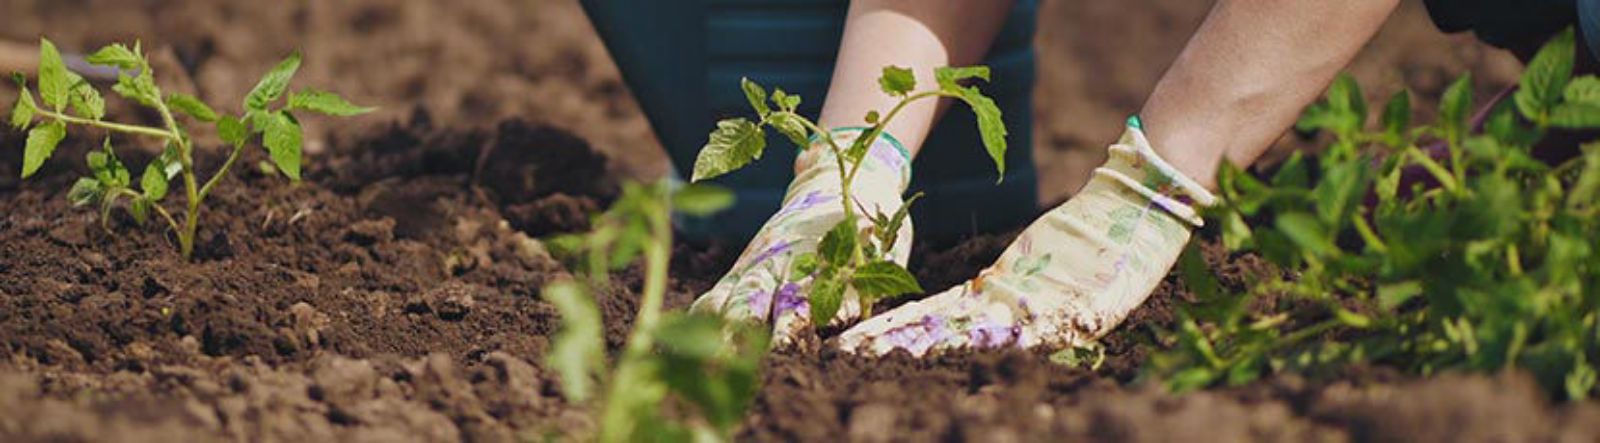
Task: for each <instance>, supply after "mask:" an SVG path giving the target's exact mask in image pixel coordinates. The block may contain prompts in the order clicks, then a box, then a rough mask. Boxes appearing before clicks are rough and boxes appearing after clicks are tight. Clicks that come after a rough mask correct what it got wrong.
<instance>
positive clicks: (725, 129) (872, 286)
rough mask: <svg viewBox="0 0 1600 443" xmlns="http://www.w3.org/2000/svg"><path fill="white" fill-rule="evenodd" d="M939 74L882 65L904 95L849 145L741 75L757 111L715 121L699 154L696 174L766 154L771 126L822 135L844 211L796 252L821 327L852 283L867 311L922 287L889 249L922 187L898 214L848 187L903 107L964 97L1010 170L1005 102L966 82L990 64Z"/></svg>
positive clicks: (806, 142)
mask: <svg viewBox="0 0 1600 443" xmlns="http://www.w3.org/2000/svg"><path fill="white" fill-rule="evenodd" d="M934 78H935V79H936V80H937V83H938V88H937V89H931V90H926V91H916V89H917V79H916V77H915V76H914V75H913V74H912V72H911V70H909V69H905V68H900V67H895V66H886V67H884V68H883V75H882V76H881V77H879V78H878V84H879V85H880V86H881V87H882V89H883V92H884V93H886V94H889V95H890V96H891V97H895V98H899V99H900V101H899V102H898V103H896V104H895V106H894V107H893V108H891V109H890V110H889V112H888V113H879V112H878V111H872V112H869V113H867V115H866V116H865V117H864V121H865V122H866V124H867V125H868V126H867V127H866V129H865V130H864V131H863V132H862V134H861V136H859V137H857V138H856V139H855V141H854V142H852V143H850V145H849V146H843V145H841V144H840V143H839V141H838V140H835V139H834V137H833V134H832V133H831V132H830V131H828V130H826V129H823V128H821V127H819V126H817V124H816V123H814V122H812V121H811V120H809V119H807V118H806V117H804V116H802V115H800V114H799V113H798V111H796V109H798V108H799V106H800V97H799V96H796V95H790V94H788V93H785V92H784V91H783V89H774V90H773V91H772V93H771V95H770V96H769V95H768V94H767V91H766V89H765V88H762V87H761V85H758V84H756V83H755V82H753V81H750V79H748V78H747V79H743V80H742V81H741V82H740V86H741V87H742V88H743V89H744V94H745V98H746V99H748V100H749V102H750V107H751V108H752V109H754V110H755V112H756V115H757V117H758V119H757V120H756V121H753V122H752V121H750V120H749V119H747V118H743V117H739V118H731V119H726V120H722V121H720V122H717V129H716V130H715V131H712V132H711V135H710V140H709V141H708V142H707V143H706V145H705V147H703V148H701V150H700V155H699V157H697V158H696V159H695V166H694V177H693V181H695V182H699V181H701V180H706V179H710V178H714V177H717V176H720V175H723V174H727V173H729V172H733V171H736V170H738V169H739V168H742V167H744V166H745V165H748V164H750V163H751V162H753V161H755V160H756V159H759V158H761V155H762V153H763V152H764V151H765V150H766V140H767V137H766V130H768V129H772V130H775V131H777V132H778V133H780V134H783V135H784V136H785V137H786V138H788V139H789V140H790V141H791V142H793V143H794V144H795V146H796V147H798V148H800V149H807V148H809V147H811V146H812V145H813V143H812V142H813V141H818V140H820V142H821V144H822V145H823V146H826V147H827V149H828V150H829V151H831V153H832V154H833V158H834V161H836V162H838V169H839V182H840V197H841V198H840V199H839V201H840V203H841V204H842V205H843V207H844V214H845V216H844V219H843V220H841V221H840V222H839V223H838V224H837V225H835V226H834V227H833V229H832V230H830V231H828V233H827V235H825V236H824V237H823V238H822V240H821V243H819V244H818V247H817V251H816V252H815V253H809V254H805V255H803V256H800V257H797V258H796V260H795V261H794V264H793V266H792V268H793V269H792V274H794V275H795V276H796V277H795V278H797V279H798V278H802V277H806V276H810V277H811V278H813V280H812V283H811V290H810V291H809V292H810V295H809V298H810V306H811V318H812V320H813V321H812V324H813V325H815V326H816V327H819V328H820V327H823V326H825V325H827V324H828V322H829V321H830V320H831V319H832V318H833V316H834V315H835V314H836V313H838V311H839V309H840V307H841V306H842V305H843V303H844V296H845V293H846V291H847V290H848V289H849V288H854V289H855V290H856V294H857V295H858V296H859V297H860V298H861V305H862V308H863V309H864V310H865V312H864V315H871V308H872V305H873V302H874V301H876V300H879V299H883V298H886V297H895V296H900V295H904V294H910V293H917V292H922V286H921V285H919V284H918V283H917V280H916V278H915V277H913V276H912V275H911V273H910V272H908V271H906V269H905V267H903V266H900V264H898V263H895V262H894V261H893V260H891V259H890V256H889V249H890V247H891V246H893V245H894V243H895V241H896V240H897V238H896V237H897V236H898V235H899V232H900V227H901V225H902V224H904V223H905V220H906V217H907V215H908V211H909V209H910V206H911V203H914V202H915V201H916V200H917V199H918V198H919V197H920V196H921V194H918V195H915V196H912V197H911V199H909V200H908V201H906V203H905V204H904V205H902V206H901V207H900V208H899V209H898V210H896V211H894V213H893V214H885V213H883V212H881V211H879V212H875V213H872V214H866V213H865V212H866V209H865V208H863V209H861V210H860V211H858V210H857V208H856V205H855V204H854V202H855V199H854V198H853V194H852V192H851V184H852V182H853V181H854V179H855V177H856V173H858V172H860V169H861V162H862V161H863V160H864V159H865V158H866V156H867V151H868V149H869V148H870V147H871V146H872V143H873V142H874V141H875V140H877V139H878V137H879V136H880V135H882V134H883V131H884V127H886V126H887V125H888V124H889V122H890V121H892V120H894V118H895V116H896V115H898V114H899V113H900V111H901V110H902V109H905V107H906V106H907V105H909V104H911V103H913V102H916V101H918V100H922V99H929V98H940V97H946V98H953V99H957V100H960V101H961V102H963V103H966V104H967V105H968V106H969V107H971V108H972V111H973V114H975V115H976V117H977V120H978V130H979V133H980V134H981V138H982V139H983V145H984V147H985V148H986V149H987V150H988V152H989V156H990V157H991V158H993V159H994V163H995V168H996V170H997V171H998V173H999V174H1001V176H1002V177H1003V176H1004V174H1005V152H1006V140H1005V136H1006V128H1005V123H1004V121H1003V120H1002V119H1001V115H1000V108H999V107H998V106H997V105H996V104H995V102H994V100H992V99H990V98H989V97H988V96H985V95H984V94H983V92H982V91H980V90H979V89H978V88H977V87H976V86H968V85H965V84H963V82H966V81H969V80H973V79H980V80H984V81H988V80H989V68H988V67H986V66H969V67H942V68H938V69H935V70H934ZM769 101H770V103H771V104H770V105H769V104H768V102H769ZM860 217H866V218H867V219H868V221H869V222H870V223H869V226H868V227H867V228H866V229H858V228H857V226H858V225H859V224H860V223H859V220H860Z"/></svg>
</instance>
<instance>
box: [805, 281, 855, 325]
mask: <svg viewBox="0 0 1600 443" xmlns="http://www.w3.org/2000/svg"><path fill="white" fill-rule="evenodd" d="M844 293H845V282H844V281H843V280H841V279H839V276H835V278H822V279H818V280H817V281H816V282H814V283H812V285H811V290H810V292H809V293H808V294H807V296H806V298H807V301H808V302H810V304H811V324H812V325H813V326H815V327H817V328H821V327H824V326H827V325H828V323H829V322H831V321H833V317H834V316H835V315H838V314H839V308H840V307H842V306H844Z"/></svg>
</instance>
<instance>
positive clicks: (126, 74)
mask: <svg viewBox="0 0 1600 443" xmlns="http://www.w3.org/2000/svg"><path fill="white" fill-rule="evenodd" d="M87 60H88V61H89V62H90V63H93V64H97V65H104V66H111V67H115V68H117V69H119V70H121V71H122V72H120V73H119V74H118V78H117V82H116V84H115V85H113V86H112V87H111V89H112V90H113V91H115V92H116V93H117V94H118V95H120V96H122V97H123V98H126V99H128V100H132V101H134V102H136V103H138V104H140V105H143V106H146V107H149V108H152V109H153V110H155V111H156V113H158V114H160V115H161V116H162V118H163V120H164V123H165V126H161V127H152V126H140V125H129V124H121V123H112V122H106V121H103V120H102V119H103V118H105V114H106V104H105V98H104V96H102V95H101V93H100V91H99V90H98V89H95V86H94V85H93V84H91V83H89V82H88V81H87V80H85V79H84V78H83V77H82V76H80V75H78V74H76V73H74V72H72V71H70V70H68V69H67V67H66V64H65V63H63V62H62V59H61V54H60V52H59V51H57V50H56V47H55V45H54V44H52V43H51V42H50V40H48V39H41V40H40V42H39V72H38V81H39V84H38V86H39V101H38V102H36V101H34V99H33V94H32V93H31V92H30V91H29V90H28V88H27V83H26V81H25V79H23V78H22V76H21V75H20V74H19V75H17V83H18V86H19V88H18V89H20V90H21V91H22V95H21V98H20V99H18V101H17V104H16V106H15V107H14V108H12V111H11V125H12V126H14V127H16V128H18V129H28V128H29V127H32V129H29V131H28V141H27V145H26V148H25V149H26V150H25V152H24V153H23V167H22V177H23V178H27V177H29V176H32V175H33V174H34V173H36V172H38V170H39V168H40V167H42V166H43V165H44V162H45V161H46V160H48V159H49V158H50V156H51V155H52V154H53V153H54V152H55V148H56V145H58V144H60V143H61V141H62V140H63V139H65V138H66V136H67V128H68V125H69V124H70V125H76V126H88V127H96V128H100V129H103V130H106V131H109V132H112V133H121V134H126V135H136V136H141V137H150V138H155V139H159V140H161V141H162V142H164V143H165V144H166V150H165V151H163V153H162V155H161V156H160V157H158V158H157V159H156V160H154V161H152V162H151V163H150V164H148V165H146V167H145V169H144V173H143V174H142V175H141V176H140V180H139V188H140V190H137V191H136V190H133V189H132V186H131V183H129V180H128V179H127V175H128V174H127V169H126V168H123V166H122V164H121V162H119V161H117V160H116V156H115V155H114V154H113V153H112V148H111V141H110V139H109V138H107V139H106V144H105V152H103V153H102V152H93V153H90V154H89V158H88V163H89V169H90V170H91V171H92V172H93V177H85V178H83V179H79V180H78V181H77V182H76V183H75V184H74V185H73V187H72V189H71V190H70V191H68V193H67V197H68V198H69V199H70V200H71V201H72V202H73V204H74V205H79V206H83V205H89V204H99V205H101V216H102V221H109V214H110V211H111V209H112V208H113V207H114V206H115V205H116V204H117V203H118V202H119V201H121V200H123V199H126V201H127V202H128V203H127V210H128V212H129V214H130V215H132V216H133V218H134V220H135V221H137V222H139V223H141V224H143V223H144V222H145V220H146V219H148V218H149V217H148V216H149V215H150V214H151V213H152V212H153V213H155V214H157V215H160V216H161V218H162V220H163V221H165V222H166V223H167V225H168V227H169V228H171V229H172V230H173V231H176V232H177V234H178V243H179V250H180V251H181V253H182V254H183V256H184V257H188V256H189V255H190V254H192V253H193V250H194V237H195V232H196V230H197V229H198V223H199V212H200V210H201V204H202V203H203V202H204V200H205V198H206V196H207V195H209V194H210V192H211V191H212V189H213V187H214V186H215V185H216V184H217V183H218V182H219V180H220V179H221V178H222V177H223V176H225V174H226V173H227V171H228V169H229V168H230V167H231V166H232V165H233V163H234V161H235V160H237V159H238V157H239V155H240V153H241V152H242V150H243V149H244V147H245V145H246V144H248V143H249V141H250V139H251V137H253V136H255V135H261V136H262V145H263V146H265V147H266V148H267V150H268V152H269V154H270V156H271V158H272V161H273V163H274V164H275V165H276V166H277V168H278V170H280V171H283V172H284V175H286V176H288V177H289V178H290V179H293V180H299V179H300V162H301V147H302V146H303V145H304V140H303V138H304V134H303V133H302V131H301V128H300V123H299V121H298V120H296V119H295V117H294V115H293V114H291V112H292V111H311V112H317V113H322V114H328V115H335V116H352V115H359V114H364V113H367V112H371V111H372V110H373V109H372V108H364V107H360V106H356V105H353V104H351V103H350V102H348V101H345V100H344V99H343V98H340V97H339V96H337V95H333V94H330V93H327V92H321V91H314V90H307V91H301V92H297V93H295V94H293V95H291V96H290V97H289V99H288V100H287V101H288V104H287V105H285V106H283V107H281V108H278V109H272V108H271V106H272V104H273V102H275V101H277V100H278V99H279V98H281V97H282V96H283V94H284V92H285V91H286V90H287V89H288V86H289V81H290V80H291V79H293V77H294V73H295V71H296V70H298V69H299V67H300V56H299V54H295V55H292V56H290V57H289V58H288V59H286V60H284V61H283V62H282V63H279V64H278V66H277V67H276V68H274V69H273V70H272V71H271V72H269V73H267V75H266V76H265V77H264V78H262V79H261V82H260V83H259V84H257V85H256V87H255V89H254V90H252V91H251V92H250V95H249V97H248V98H247V99H246V100H245V106H244V110H243V114H242V116H235V115H229V114H225V113H220V112H218V111H216V110H215V109H213V108H212V107H211V106H209V105H207V104H206V103H205V102H203V101H200V99H198V98H195V97H193V96H190V95H186V94H176V93H175V94H170V95H164V94H163V93H162V92H161V87H160V86H158V85H157V84H156V81H155V73H154V71H153V70H152V69H151V67H150V60H149V59H148V58H146V57H145V55H144V53H143V50H142V49H141V47H140V45H139V44H137V43H135V44H134V45H133V47H132V48H131V49H130V48H129V47H127V46H125V45H123V44H111V45H109V46H106V47H104V48H101V49H100V50H98V51H95V53H94V54H92V55H90V56H89V57H88V58H87ZM130 74H131V75H130ZM162 97H165V99H163V98H162ZM41 102H42V103H43V104H44V107H42V108H41V107H40V106H39V105H40V103H41ZM68 108H70V109H71V111H72V112H71V114H68V113H67V112H66V111H67V110H68ZM175 114H181V115H186V116H188V117H190V118H192V119H194V120H196V121H199V122H202V123H215V124H216V127H217V133H218V135H219V136H220V138H221V139H222V140H223V141H224V142H226V143H227V144H228V145H231V146H232V147H233V150H232V152H231V154H230V155H229V156H228V160H227V161H226V162H225V163H223V165H222V167H221V168H219V169H218V170H217V171H216V172H215V173H214V174H212V175H211V178H210V179H207V180H206V181H205V182H203V183H202V182H200V180H199V178H198V173H197V172H196V171H195V170H194V146H193V140H192V139H191V137H190V136H189V132H188V131H187V130H186V129H184V126H183V125H182V124H180V123H179V121H178V120H177V119H175V118H174V117H175ZM41 120H42V122H41V123H39V124H37V125H36V124H35V122H36V121H41ZM179 176H181V177H182V179H183V181H184V189H185V191H186V192H185V198H186V208H185V210H186V212H185V213H183V214H182V215H183V216H184V218H183V222H182V223H181V224H180V223H179V221H178V220H177V218H175V217H173V216H172V214H171V213H169V212H167V209H166V208H165V207H163V206H161V205H160V204H159V203H160V202H161V200H162V199H163V198H165V197H166V195H167V191H168V188H169V184H170V181H171V180H173V179H176V178H178V177H179ZM119 177H120V178H119ZM108 229H109V227H108Z"/></svg>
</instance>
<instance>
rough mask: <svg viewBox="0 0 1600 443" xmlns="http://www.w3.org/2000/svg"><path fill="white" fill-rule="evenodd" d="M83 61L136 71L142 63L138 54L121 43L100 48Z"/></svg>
mask: <svg viewBox="0 0 1600 443" xmlns="http://www.w3.org/2000/svg"><path fill="white" fill-rule="evenodd" d="M84 60H85V61H88V62H89V63H91V64H96V65H101V66H115V67H117V68H118V69H137V68H139V67H140V66H141V65H142V64H143V63H144V60H143V59H142V58H141V57H140V56H139V54H137V53H134V52H133V51H132V50H129V49H128V47H127V46H123V45H122V44H121V43H112V44H110V45H107V46H105V47H103V48H100V50H99V51H95V52H94V53H93V54H89V56H88V57H86V58H84Z"/></svg>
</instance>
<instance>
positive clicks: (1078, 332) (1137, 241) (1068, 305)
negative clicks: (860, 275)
mask: <svg viewBox="0 0 1600 443" xmlns="http://www.w3.org/2000/svg"><path fill="white" fill-rule="evenodd" d="M1109 152H1110V156H1109V158H1108V159H1107V160H1106V163H1105V165H1103V166H1101V167H1100V168H1098V169H1096V170H1095V173H1094V177H1093V178H1092V179H1091V180H1090V181H1089V184H1088V185H1087V186H1085V187H1084V188H1083V191H1081V192H1079V193H1078V195H1077V196H1075V197H1073V198H1072V199H1071V200H1069V201H1067V202H1066V203H1065V204H1063V205H1061V206H1060V207H1057V208H1056V209H1053V210H1051V211H1050V212H1049V213H1047V214H1045V215H1044V216H1043V217H1041V218H1040V219H1039V220H1037V221H1035V222H1034V223H1033V225H1032V226H1029V227H1028V229H1026V230H1024V231H1023V232H1022V234H1021V235H1019V236H1018V237H1017V239H1016V241H1015V242H1013V243H1012V244H1011V246H1010V247H1008V248H1006V251H1005V252H1004V253H1002V254H1001V256H1000V260H999V261H998V262H997V263H995V264H994V265H992V266H990V267H989V268H988V269H985V270H983V271H982V272H980V273H979V274H978V276H977V278H974V279H972V280H970V281H968V282H966V283H965V284H962V285H960V286H957V287H955V288H951V289H950V290H947V291H945V292H943V293H940V294H938V295H934V296H932V297H928V298H926V299H923V300H920V301H917V302H913V303H909V304H906V305H904V306H901V307H898V308H896V309H893V310H890V311H889V312H885V313H883V314H882V315H878V316H875V317H873V318H871V319H868V320H867V321H865V322H862V323H861V324H860V325H857V326H855V327H854V328H851V329H850V330H847V331H845V333H844V335H843V336H842V337H841V338H840V345H841V346H842V347H843V348H844V349H845V350H847V351H856V352H864V353H870V354H883V353H887V352H889V351H891V350H894V349H905V350H907V351H910V352H911V353H912V354H915V355H919V356H920V355H923V354H924V353H926V352H928V351H929V350H932V349H953V348H962V347H976V348H986V347H997V346H1021V347H1034V346H1040V345H1056V346H1078V345H1083V344H1086V343H1087V342H1089V341H1092V340H1095V339H1098V338H1100V336H1102V335H1104V334H1105V333H1107V332H1109V331H1110V330H1111V329H1112V328H1114V327H1116V326H1117V324H1118V323H1120V322H1121V321H1122V319H1123V318H1125V317H1127V315H1128V313H1129V312H1131V311H1133V309H1134V308H1136V307H1138V306H1139V304H1140V303H1143V302H1144V300H1145V299H1146V298H1147V297H1149V295H1150V292H1151V291H1153V290H1155V287H1156V285H1157V284H1158V283H1160V281H1161V279H1162V278H1163V277H1165V276H1166V274H1167V271H1168V270H1169V269H1170V268H1171V267H1172V265H1173V263H1174V262H1176V261H1177V259H1178V254H1179V253H1181V252H1182V251H1183V247H1184V245H1185V244H1186V243H1188V241H1189V236H1190V233H1191V230H1193V229H1194V228H1196V227H1199V226H1200V225H1201V219H1200V217H1199V215H1198V214H1197V213H1196V211H1195V209H1194V205H1200V206H1206V205H1210V204H1212V202H1213V201H1214V197H1212V196H1211V194H1210V193H1209V192H1207V191H1206V190H1205V188H1203V187H1201V186H1200V185H1199V184H1197V183H1195V182H1194V181H1193V180H1190V179H1189V178H1187V177H1184V176H1183V175H1181V174H1179V173H1178V172H1177V171H1176V170H1174V169H1173V168H1172V167H1171V166H1170V165H1168V164H1166V162H1164V161H1162V160H1161V158H1160V157H1158V156H1156V153H1155V151H1153V150H1151V149H1150V146H1149V142H1148V141H1146V140H1145V136H1144V133H1143V132H1141V131H1140V129H1139V120H1138V119H1137V118H1130V119H1129V124H1128V129H1127V132H1126V133H1124V134H1123V136H1122V139H1121V141H1119V142H1118V143H1117V144H1115V145H1112V146H1111V147H1110V148H1109Z"/></svg>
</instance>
